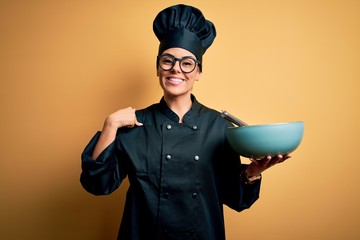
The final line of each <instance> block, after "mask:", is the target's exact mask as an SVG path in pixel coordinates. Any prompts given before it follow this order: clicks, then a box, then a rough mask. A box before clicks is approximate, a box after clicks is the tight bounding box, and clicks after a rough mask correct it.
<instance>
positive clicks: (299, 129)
mask: <svg viewBox="0 0 360 240" xmlns="http://www.w3.org/2000/svg"><path fill="white" fill-rule="evenodd" d="M303 134H304V122H288V123H274V124H264V125H251V126H244V127H230V128H228V129H227V130H226V137H227V139H228V141H229V142H230V145H231V146H232V148H233V149H234V150H235V151H236V152H237V153H238V154H240V155H241V156H243V157H247V158H255V159H259V158H263V157H265V156H268V155H269V156H276V155H278V154H281V155H285V154H288V153H291V152H293V151H294V150H295V149H296V148H297V147H298V146H299V145H300V143H301V140H302V137H303Z"/></svg>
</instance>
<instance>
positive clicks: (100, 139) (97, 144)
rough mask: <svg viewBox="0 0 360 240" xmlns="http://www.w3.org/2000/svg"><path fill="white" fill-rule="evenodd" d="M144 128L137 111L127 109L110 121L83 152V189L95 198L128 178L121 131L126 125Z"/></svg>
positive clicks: (112, 116) (114, 115) (111, 190)
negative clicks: (118, 142)
mask: <svg viewBox="0 0 360 240" xmlns="http://www.w3.org/2000/svg"><path fill="white" fill-rule="evenodd" d="M135 124H136V125H138V126H141V125H142V124H141V123H139V122H138V121H137V120H136V117H135V109H132V108H124V109H120V110H118V111H117V112H115V113H113V114H111V115H110V116H109V117H107V118H106V120H105V123H104V127H103V130H102V132H98V133H97V134H96V135H95V136H94V137H93V138H92V139H91V141H90V142H89V144H88V145H87V146H86V148H85V150H84V152H83V153H82V156H81V157H82V165H81V166H82V173H81V177H80V182H81V184H82V186H83V187H84V188H85V189H86V190H87V191H88V192H90V193H92V194H94V195H102V194H110V193H111V192H113V191H114V190H115V189H116V188H117V187H118V186H119V185H120V183H121V182H122V180H123V179H124V178H125V177H126V167H125V166H124V161H120V159H122V158H124V156H122V151H121V149H119V146H118V145H117V141H116V135H117V130H118V128H120V127H123V126H130V127H131V126H134V125H135Z"/></svg>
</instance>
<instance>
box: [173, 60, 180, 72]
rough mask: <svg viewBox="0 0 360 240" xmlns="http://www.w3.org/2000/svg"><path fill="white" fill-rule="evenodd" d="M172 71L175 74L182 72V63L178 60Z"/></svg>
mask: <svg viewBox="0 0 360 240" xmlns="http://www.w3.org/2000/svg"><path fill="white" fill-rule="evenodd" d="M171 71H174V72H181V68H180V61H179V60H178V59H175V64H174V66H173V67H172V69H171Z"/></svg>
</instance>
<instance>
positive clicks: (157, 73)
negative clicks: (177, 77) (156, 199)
mask: <svg viewBox="0 0 360 240" xmlns="http://www.w3.org/2000/svg"><path fill="white" fill-rule="evenodd" d="M156 76H157V77H158V76H159V68H157V69H156Z"/></svg>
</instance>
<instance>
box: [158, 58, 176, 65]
mask: <svg viewBox="0 0 360 240" xmlns="http://www.w3.org/2000/svg"><path fill="white" fill-rule="evenodd" d="M160 62H161V63H162V64H166V65H172V63H173V60H172V59H171V58H170V57H167V56H164V57H162V58H161V59H160Z"/></svg>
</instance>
